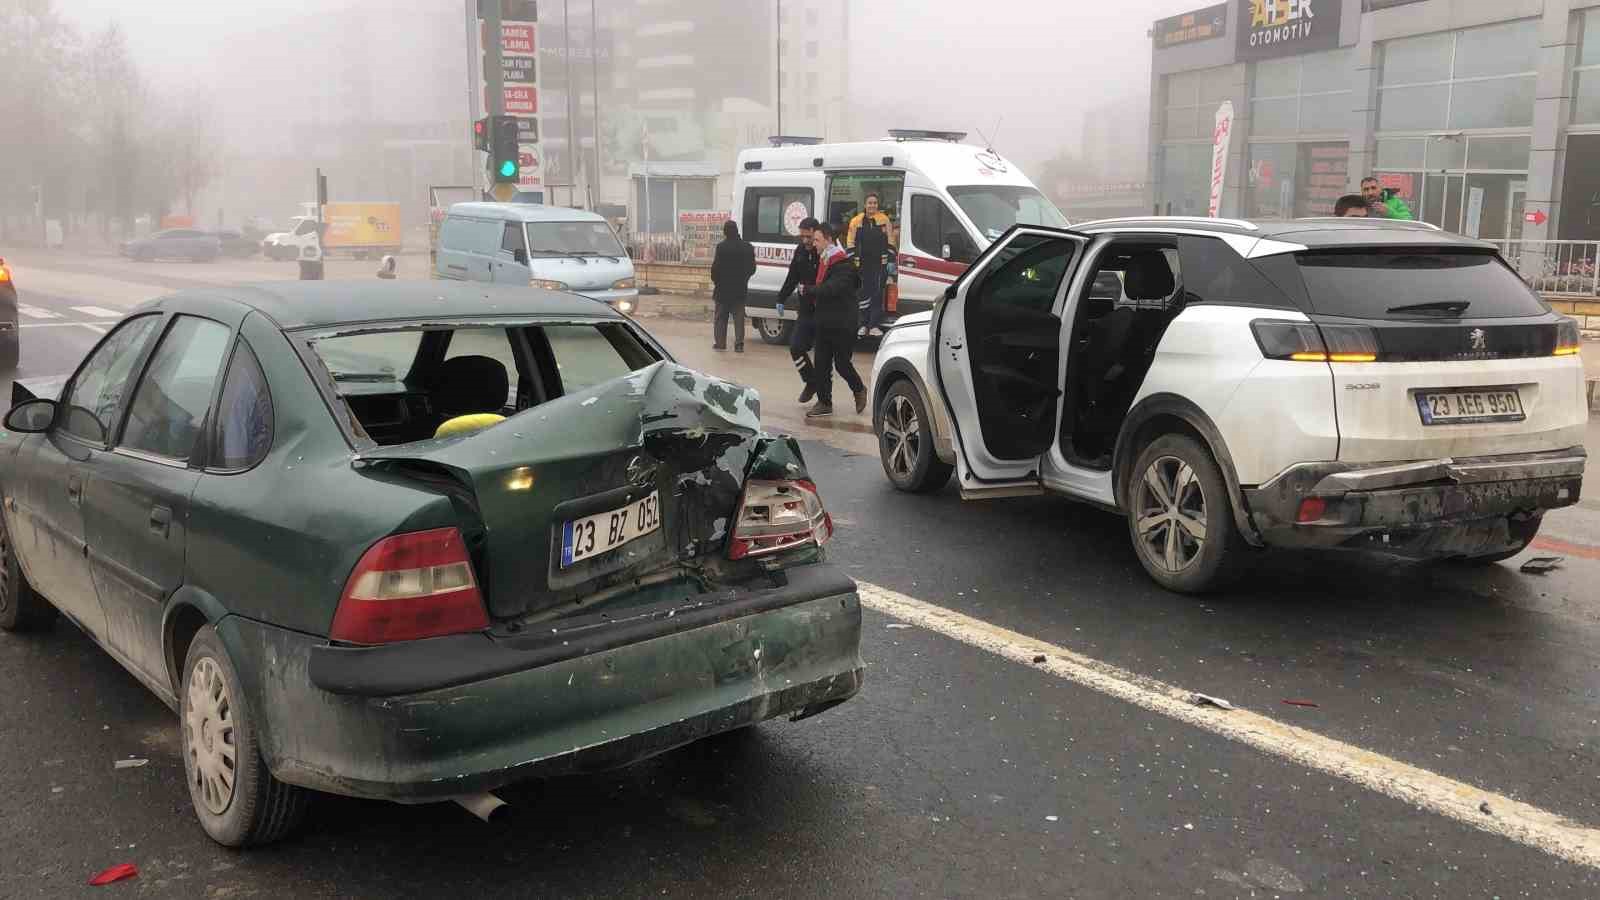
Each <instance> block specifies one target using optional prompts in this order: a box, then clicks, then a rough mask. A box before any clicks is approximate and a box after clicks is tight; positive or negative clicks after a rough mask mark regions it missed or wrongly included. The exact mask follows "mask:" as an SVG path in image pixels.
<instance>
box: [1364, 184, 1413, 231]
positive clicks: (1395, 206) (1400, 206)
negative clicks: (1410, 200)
mask: <svg viewBox="0 0 1600 900" xmlns="http://www.w3.org/2000/svg"><path fill="white" fill-rule="evenodd" d="M1385 193H1387V194H1388V195H1389V196H1387V197H1385V196H1384V194H1385ZM1361 199H1363V200H1365V201H1367V215H1369V216H1372V217H1373V218H1378V219H1406V220H1410V219H1415V218H1416V216H1414V215H1412V214H1411V207H1410V206H1408V205H1407V204H1406V201H1405V200H1403V199H1401V197H1400V194H1399V193H1398V192H1395V191H1384V190H1383V188H1382V186H1380V185H1379V184H1378V179H1376V178H1373V177H1372V176H1371V175H1368V176H1367V177H1365V178H1363V179H1361Z"/></svg>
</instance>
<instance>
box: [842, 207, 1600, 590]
mask: <svg viewBox="0 0 1600 900" xmlns="http://www.w3.org/2000/svg"><path fill="white" fill-rule="evenodd" d="M1578 340H1579V336H1578V328H1577V324H1576V323H1575V322H1573V321H1572V320H1571V319H1567V318H1563V317H1561V316H1559V315H1556V314H1555V313H1553V312H1551V311H1550V309H1549V307H1548V306H1546V305H1545V304H1544V303H1543V302H1542V301H1541V300H1540V299H1539V297H1538V295H1536V294H1534V293H1533V292H1532V291H1530V290H1529V289H1528V288H1527V286H1526V285H1524V284H1523V282H1522V280H1521V279H1520V278H1518V277H1517V275H1516V273H1515V272H1513V271H1512V270H1511V268H1510V267H1509V266H1507V265H1506V264H1505V262H1504V261H1503V260H1502V259H1501V258H1500V257H1499V256H1498V255H1497V254H1496V252H1495V249H1494V247H1493V246H1492V245H1489V244H1485V243H1482V242H1479V241H1475V240H1468V239H1464V238H1461V237H1457V236H1455V235H1450V234H1446V233H1444V232H1441V231H1439V230H1438V229H1436V228H1434V227H1432V226H1430V225H1424V224H1420V223H1410V222H1386V221H1376V220H1365V219H1342V220H1333V219H1303V220H1297V221H1289V222H1278V223H1270V224H1268V223H1262V224H1253V223H1249V222H1238V221H1231V220H1221V219H1187V218H1172V217H1168V218H1149V219H1117V220H1109V221H1103V222H1090V223H1086V224H1083V225H1079V226H1075V227H1074V228H1073V229H1071V230H1058V229H1050V228H1037V227H1026V226H1019V227H1017V228H1014V229H1012V230H1011V231H1009V232H1007V233H1006V235H1005V236H1004V237H1002V238H1001V239H1000V240H997V241H995V243H994V244H993V245H992V246H990V248H989V249H988V250H987V251H986V252H985V253H984V254H983V255H982V256H981V257H980V258H979V259H978V260H977V262H976V263H974V264H973V266H972V268H971V269H969V270H968V271H967V273H966V274H965V275H964V276H963V277H962V278H961V280H960V281H958V282H957V283H956V284H954V285H952V286H951V288H950V289H949V290H948V291H947V292H946V293H945V298H944V299H943V300H942V301H941V302H940V303H939V304H938V306H937V307H936V308H935V309H934V310H933V311H932V312H931V313H922V314H919V315H915V316H909V317H906V318H902V319H901V320H900V321H899V323H898V324H897V326H896V327H895V328H894V329H892V330H891V331H890V332H889V333H888V334H887V335H886V337H885V338H884V341H883V343H882V345H881V346H880V348H879V350H878V356H877V360H876V362H875V363H874V364H873V386H872V389H873V395H872V396H873V424H874V428H875V430H876V432H877V435H878V446H879V450H880V456H881V457H882V460H883V468H884V472H885V473H886V474H887V475H888V476H889V480H890V481H891V482H893V483H894V485H895V487H897V488H899V489H901V490H905V491H930V490H937V489H938V488H940V487H942V486H943V485H944V484H945V483H946V482H947V481H948V480H949V478H950V475H951V473H952V471H953V472H954V473H955V474H956V476H957V479H958V483H959V485H960V488H961V495H962V497H964V498H966V499H981V498H989V497H1011V496H1018V495H1024V494H1038V493H1046V492H1048V493H1055V494H1062V495H1066V496H1068V497H1072V498H1075V499H1079V500H1085V501H1088V502H1090V503H1094V504H1097V505H1099V506H1102V507H1105V508H1107V509H1112V510H1116V511H1119V512H1121V513H1122V514H1123V515H1124V516H1125V518H1126V519H1127V522H1128V532H1129V535H1130V536H1131V538H1132V540H1133V544H1134V546H1135V548H1136V549H1137V555H1138V557H1139V560H1140V562H1141V563H1143V564H1144V567H1145V569H1146V570H1147V571H1148V572H1149V573H1150V575H1151V577H1152V578H1154V579H1155V580H1156V581H1157V582H1159V583H1160V584H1162V585H1164V586H1166V587H1168V588H1170V589H1173V590H1177V591H1184V592H1199V591H1205V590H1208V589H1212V588H1215V587H1219V586H1221V585H1222V584H1224V583H1226V581H1227V579H1228V577H1229V576H1230V575H1231V574H1233V573H1234V572H1236V571H1237V569H1238V567H1239V564H1240V563H1241V562H1242V558H1243V557H1245V556H1246V551H1247V550H1248V549H1249V548H1252V547H1321V548H1347V549H1375V550H1381V551H1385V552H1388V553H1392V554H1397V555H1402V556H1409V557H1414V558H1442V557H1450V558H1459V559H1465V560H1471V561H1478V562H1492V561H1497V560H1501V559H1505V558H1507V557H1509V556H1512V555H1514V554H1516V553H1517V552H1519V551H1520V550H1522V549H1523V548H1524V547H1526V546H1527V545H1528V543H1529V542H1530V541H1532V540H1533V537H1534V535H1535V533H1536V532H1537V531H1538V529H1539V523H1540V520H1541V518H1542V516H1543V515H1544V513H1545V512H1546V511H1547V510H1550V509H1555V508H1557V507H1561V506H1568V505H1571V504H1573V503H1576V502H1577V501H1578V494H1579V489H1580V487H1581V485H1582V480H1583V466H1584V461H1585V453H1584V449H1583V434H1584V424H1585V421H1586V420H1587V417H1588V411H1587V409H1586V404H1585V402H1584V399H1583V368H1582V364H1581V362H1580V360H1579V359H1578Z"/></svg>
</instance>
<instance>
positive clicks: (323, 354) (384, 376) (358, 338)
mask: <svg viewBox="0 0 1600 900" xmlns="http://www.w3.org/2000/svg"><path fill="white" fill-rule="evenodd" d="M421 343H422V332H421V331H382V332H371V333H368V334H347V335H337V336H334V337H325V338H317V339H316V340H313V341H312V342H311V347H312V349H313V350H315V351H316V352H317V356H318V357H319V358H320V359H321V360H322V364H323V365H325V366H327V367H328V371H329V372H330V373H332V374H333V379H334V381H403V380H405V377H406V376H407V375H408V374H410V372H411V364H412V363H413V362H415V361H416V358H417V347H418V346H419V345H420V344H421Z"/></svg>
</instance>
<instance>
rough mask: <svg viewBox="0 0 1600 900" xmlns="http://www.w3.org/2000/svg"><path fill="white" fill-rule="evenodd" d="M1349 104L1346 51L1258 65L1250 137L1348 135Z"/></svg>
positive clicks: (1252, 100) (1350, 106)
mask: <svg viewBox="0 0 1600 900" xmlns="http://www.w3.org/2000/svg"><path fill="white" fill-rule="evenodd" d="M1353 103H1354V100H1353V97H1352V94H1351V91H1350V52H1349V51H1348V50H1334V51H1331V52H1328V53H1312V54H1308V55H1306V56H1291V57H1288V58H1286V59H1278V60H1272V61H1270V62H1261V63H1257V64H1256V67H1255V76H1254V78H1253V79H1252V80H1251V83H1250V134H1251V135H1252V136H1257V135H1292V134H1301V133H1305V132H1313V133H1314V132H1330V131H1331V132H1339V133H1347V132H1348V131H1349V130H1350V124H1351V109H1352V106H1353Z"/></svg>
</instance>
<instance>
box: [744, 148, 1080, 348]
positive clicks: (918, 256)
mask: <svg viewBox="0 0 1600 900" xmlns="http://www.w3.org/2000/svg"><path fill="white" fill-rule="evenodd" d="M965 140H966V135H965V134H964V133H961V132H952V131H910V130H891V131H890V132H889V136H888V137H886V138H884V139H882V140H876V141H859V142H853V143H839V144H824V143H821V142H819V141H817V140H816V139H814V138H801V137H774V138H772V139H771V142H770V143H771V146H768V147H761V148H753V149H748V150H744V151H742V152H740V154H739V160H738V168H737V170H736V172H735V174H734V186H733V218H734V221H736V222H738V223H739V233H740V234H741V235H743V236H744V238H745V239H746V240H748V241H750V242H751V243H752V244H753V245H754V246H755V251H756V274H755V276H754V277H753V278H751V279H750V299H749V301H748V303H747V307H746V310H745V313H746V315H747V316H748V317H749V318H750V319H751V320H752V322H753V324H754V326H755V328H756V331H757V332H758V333H759V334H760V335H761V337H762V338H763V339H764V340H766V341H767V342H768V343H773V344H783V343H787V342H788V340H789V335H790V333H791V332H792V330H793V328H794V320H795V312H794V300H793V298H791V299H790V301H789V304H788V305H787V306H786V307H785V308H784V309H783V310H782V312H779V310H778V309H777V299H778V291H779V290H780V289H781V288H782V287H783V282H784V279H785V278H786V277H787V276H788V272H789V261H790V259H791V258H792V257H793V255H794V248H795V246H796V245H797V244H798V243H799V242H800V222H801V220H802V219H805V218H806V217H808V216H810V217H814V218H816V219H817V220H818V221H820V222H831V223H833V225H834V226H835V227H836V228H837V229H838V230H839V232H840V235H841V243H843V235H844V232H845V228H846V226H848V225H849V222H850V220H851V219H852V218H853V217H854V216H855V215H856V213H858V212H861V210H862V206H863V204H864V202H865V199H866V196H867V194H869V193H875V194H877V195H878V196H879V197H880V198H881V207H882V210H883V212H884V213H885V214H887V215H888V217H889V221H890V222H891V225H892V229H891V240H892V242H893V243H894V244H895V246H896V248H897V253H896V254H895V266H894V272H895V274H894V276H893V278H892V279H891V284H890V285H889V288H888V289H887V291H886V292H885V293H886V297H885V306H886V308H885V316H884V327H887V326H888V325H889V324H892V323H893V321H894V320H895V319H896V318H898V317H900V316H905V315H909V314H911V313H916V312H922V311H925V310H930V309H932V308H933V305H934V303H936V302H937V301H938V299H939V298H940V297H941V296H943V294H944V291H945V289H946V288H948V287H949V286H950V285H951V284H953V283H955V280H956V278H957V277H958V276H960V275H961V273H962V272H965V271H966V269H967V266H969V265H971V264H972V261H973V260H975V259H977V258H978V254H980V253H982V252H983V250H984V248H985V247H988V246H989V244H990V243H991V242H992V241H994V239H996V238H998V237H999V236H1000V235H1002V234H1004V233H1005V231H1006V229H1008V228H1010V227H1011V226H1013V225H1017V224H1025V225H1051V226H1055V227H1065V226H1066V225H1067V224H1068V222H1067V219H1066V217H1065V216H1063V215H1062V214H1061V212H1060V211H1059V210H1057V209H1056V207H1055V205H1054V204H1052V203H1051V202H1050V201H1049V200H1048V199H1046V198H1045V196H1044V195H1043V194H1041V193H1040V192H1039V189H1038V188H1037V187H1035V186H1034V184H1033V182H1031V181H1029V180H1028V177H1027V176H1026V175H1024V174H1022V171H1021V170H1020V169H1018V168H1017V167H1016V166H1015V165H1013V164H1012V163H1010V162H1008V161H1007V160H1006V159H1005V158H1004V157H1002V156H1000V154H998V153H996V152H994V151H993V150H992V149H989V148H986V147H980V146H976V145H974V144H968V143H965Z"/></svg>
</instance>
